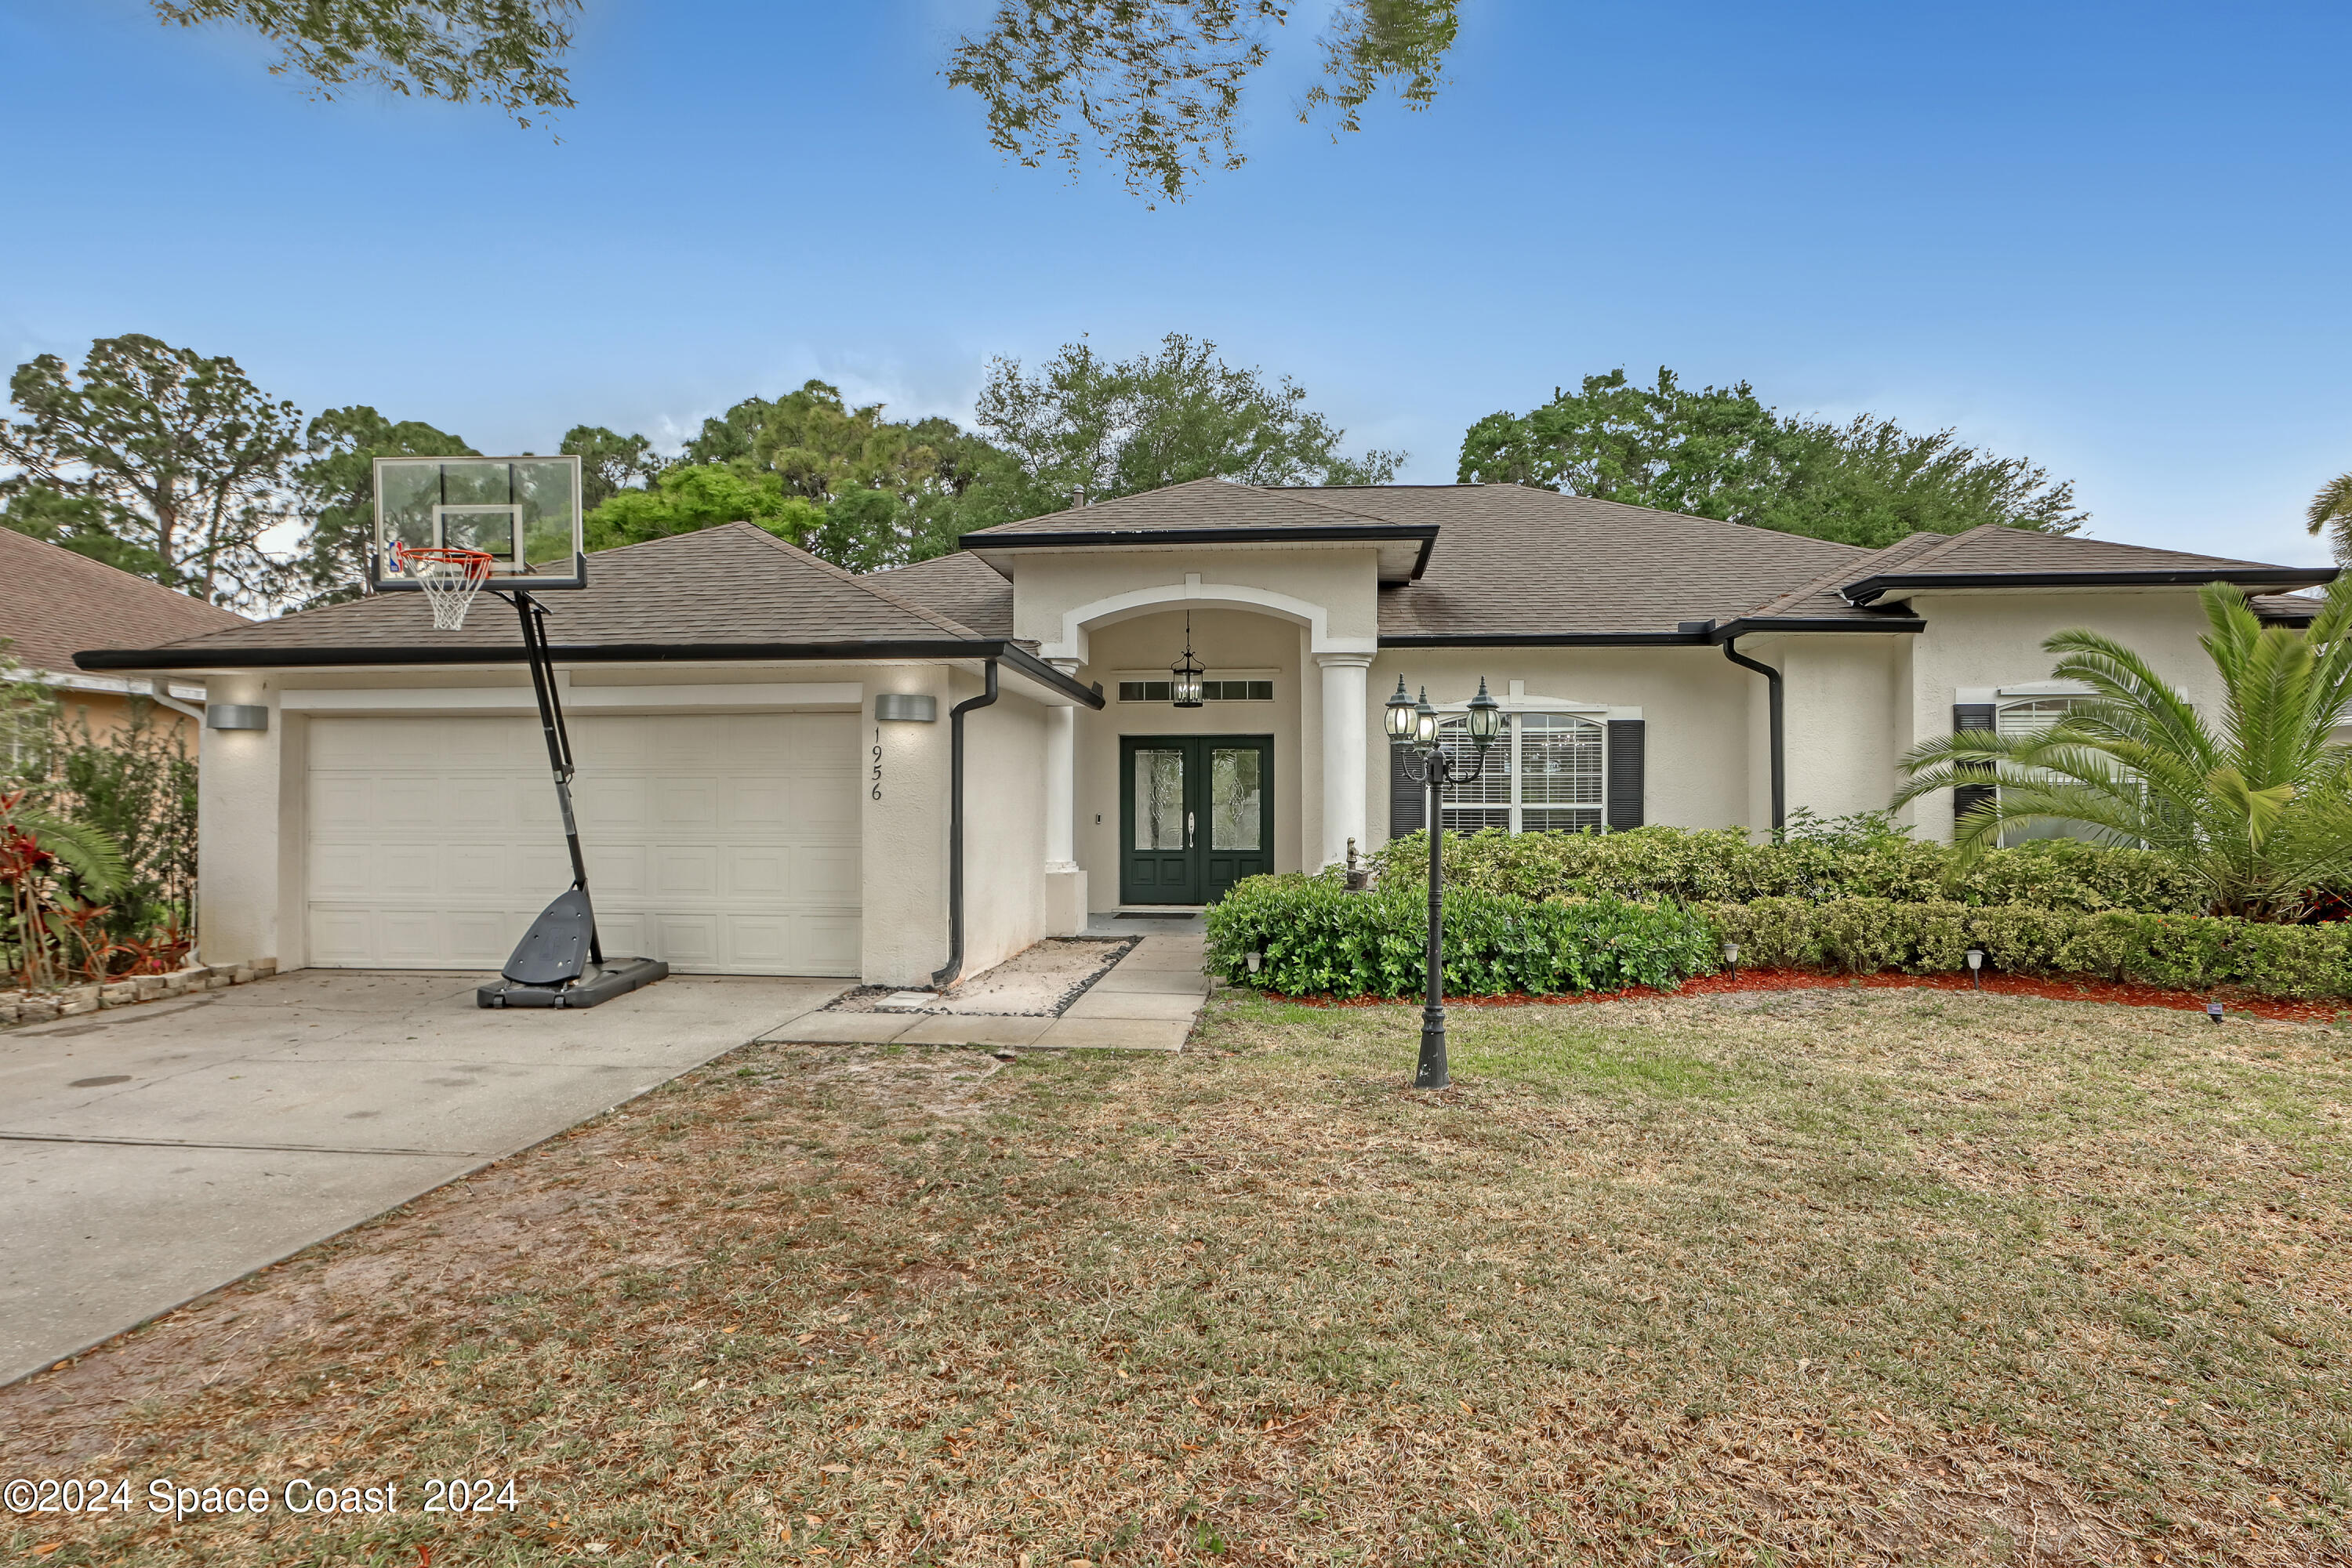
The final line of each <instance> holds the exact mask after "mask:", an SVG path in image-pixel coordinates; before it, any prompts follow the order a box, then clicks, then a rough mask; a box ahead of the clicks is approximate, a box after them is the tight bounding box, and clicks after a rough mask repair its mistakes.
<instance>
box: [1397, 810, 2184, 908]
mask: <svg viewBox="0 0 2352 1568" xmlns="http://www.w3.org/2000/svg"><path fill="white" fill-rule="evenodd" d="M1373 859H1374V862H1375V863H1376V865H1377V866H1378V867H1379V868H1380V872H1381V881H1382V882H1383V883H1384V884H1385V885H1388V886H1398V885H1410V886H1412V887H1426V885H1427V876H1428V869H1427V868H1428V865H1429V837H1428V835H1427V834H1425V833H1414V834H1410V835H1408V836H1406V837H1402V838H1398V839H1394V840H1392V841H1391V842H1390V843H1389V844H1388V845H1387V846H1385V847H1382V848H1381V850H1379V851H1378V852H1377V853H1376V854H1375V855H1374V857H1373ZM1445 877H1446V883H1447V886H1448V887H1449V889H1451V888H1461V889H1470V890H1475V891H1478V892H1485V893H1499V894H1506V895H1509V896H1512V897H1517V898H1522V899H1538V900H1540V899H1562V898H1603V897H1607V898H1618V899H1631V900H1639V901H1643V902H1647V901H1650V900H1660V899H1664V900H1674V901H1675V902H1678V903H1697V902H1708V903H1748V902H1749V901H1751V900H1757V899H1788V898H1795V899H1805V900H1813V901H1819V900H1826V899H1889V900H1897V901H1900V902H1904V903H1933V902H1947V901H1948V902H1956V903H1962V904H1984V905H1990V904H2021V905H2030V906H2032V907H2034V908H2037V909H2045V910H2079V911H2083V912H2091V911H2095V910H2144V911H2147V912H2149V913H2155V914H2184V915H2193V914H2198V913H2200V912H2201V911H2202V909H2203V900H2202V898H2201V896H2200V893H2199V891H2198V889H2197V887H2196V885H2195V884H2194V883H2193V882H2192V881H2191V880H2190V879H2189V878H2187V877H2185V876H2183V875H2182V874H2181V873H2180V872H2179V871H2177V870H2175V869H2174V868H2172V867H2171V866H2169V865H2168V864H2167V863H2166V862H2165V861H2164V860H2163V859H2162V858H2159V857H2158V856H2155V855H2152V854H2149V853H2148V852H2147V850H2144V849H2108V848H2104V847H2100V846H2097V845H2094V844H2085V843H2083V842H2081V841H2079V840H2075V839H2063V838H2053V839H2039V840H2036V841H2034V842H2032V843H2030V844H2024V845H2021V846H2019V847H2016V848H2014V849H1995V850H1990V851H1988V852H1987V853H1986V854H1985V855H1983V856H1982V857H1981V858H1979V859H1978V861H1977V862H1976V863H1975V864H1974V865H1972V866H1971V867H1969V868H1968V870H1966V871H1965V872H1961V873H1959V874H1958V875H1957V876H1955V875H1954V872H1953V854H1952V849H1951V847H1950V846H1948V845H1944V844H1922V843H1915V842H1913V841H1912V840H1910V839H1908V838H1904V837H1899V836H1896V835H1893V834H1883V835H1877V836H1874V837H1866V838H1857V837H1846V838H1795V839H1791V840H1790V841H1789V842H1787V843H1784V844H1757V843H1751V842H1750V841H1749V840H1748V835H1747V834H1746V833H1745V832H1744V831H1743V830H1741V829H1739V828H1736V827H1734V828H1717V829H1713V830H1694V829H1691V828H1683V827H1637V828H1633V829H1632V830H1631V831H1628V832H1623V833H1600V832H1591V833H1521V834H1511V833H1506V832H1504V831H1502V830H1501V829H1499V828H1489V829H1486V831H1484V832H1481V833H1473V834H1455V833H1449V834H1447V835H1446V836H1445Z"/></svg>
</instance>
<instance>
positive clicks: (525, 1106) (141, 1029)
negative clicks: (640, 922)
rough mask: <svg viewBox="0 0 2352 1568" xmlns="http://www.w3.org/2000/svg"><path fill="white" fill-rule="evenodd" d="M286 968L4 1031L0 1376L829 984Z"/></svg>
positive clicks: (133, 1319) (618, 1097) (505, 1149)
mask: <svg viewBox="0 0 2352 1568" xmlns="http://www.w3.org/2000/svg"><path fill="white" fill-rule="evenodd" d="M484 978H486V977H485V976H482V975H475V974H448V973H434V974H426V973H382V972H356V971H350V970H320V969H313V970H302V971H299V972H297V973H292V974H287V975H281V976H279V977H278V978H277V979H274V980H265V981H260V982H257V983H256V984H251V985H240V986H236V987H234V988H232V989H229V990H226V991H215V992H209V993H206V994H204V995H202V996H192V997H189V998H186V999H185V1000H175V1001H170V1002H155V1003H148V1004H145V1005H140V1006H135V1007H125V1008H122V1009H120V1010H115V1011H108V1012H103V1013H98V1014H92V1015H86V1016H82V1017H79V1018H73V1019H68V1020H62V1021H60V1022H58V1023H55V1024H39V1025H31V1026H25V1027H21V1028H16V1029H12V1030H8V1031H5V1032H0V1237H5V1246H0V1384H5V1383H9V1382H13V1381H15V1380H16V1379H17V1378H20V1377H23V1376H26V1375H27V1374H28V1373H34V1372H37V1371H39V1370H40V1369H41V1368H43V1367H46V1366H47V1365H49V1364H50V1363H53V1362H56V1361H58V1360H60V1359H62V1358H64V1357H66V1356H68V1355H72V1354H74V1353H76V1352H79V1351H82V1350H85V1349H87V1348H88V1347H89V1346H90V1345H92V1344H95V1343H97V1342H100V1341H101V1340H104V1339H107V1338H109V1337H110V1336H111V1335H114V1334H117V1333H120V1332H121V1331H123V1330H125V1329H128V1328H131V1327H132V1326H133V1325H135V1324H137V1323H140V1322H142V1321H145V1320H146V1319H148V1318H151V1317H153V1316H154V1315H155V1314H156V1313H158V1312H161V1311H163V1310H167V1309H169V1308H172V1307H175V1306H178V1305H179V1304H180V1303H182V1302H184V1301H186V1300H190V1299H191V1298H193V1297H195V1296H199V1295H202V1294H203V1293H204V1292H205V1291H206V1290H209V1289H213V1288H214V1287H215V1286H218V1285H222V1284H226V1283H227V1282H228V1281H229V1280H232V1279H236V1278H237V1277H238V1276H240V1275H243V1274H246V1273H247V1272H249V1271H251V1270H252V1269H255V1268H260V1267H262V1266H263V1265H265V1264H268V1263H270V1262H274V1261H275V1260H277V1259H278V1258H284V1257H286V1256H287V1255H289V1254H290V1253H293V1252H297V1251H299V1250H300V1249H301V1248H302V1247H307V1246H309V1245H310V1243H312V1242H314V1241H318V1240H320V1239H321V1238H323V1237H329V1236H332V1235H334V1234H335V1233H336V1232H337V1231H340V1230H343V1229H345V1228H347V1227H349V1226H353V1225H356V1224H358V1223H359V1222H360V1221H362V1220H364V1219H368V1218H370V1217H372V1216H373V1215H379V1214H382V1213H383V1211H385V1210H386V1209H389V1208H394V1207H396V1206H398V1205H401V1204H403V1203H405V1202H407V1201H408V1200H409V1199H410V1198H413V1197H415V1196H416V1195H417V1194H420V1193H424V1192H427V1191H429V1190H431V1189H432V1188H434V1187H436V1186H439V1185H440V1184H443V1183H444V1182H446V1181H449V1180H450V1179H452V1178H453V1177H456V1176H459V1175H462V1174H464V1173H466V1172H467V1171H470V1170H473V1169H475V1168H476V1167H478V1166H480V1165H483V1164H487V1163H489V1162H490V1161H492V1160H496V1159H499V1158H500V1157H501V1156H503V1155H507V1154H511V1153H513V1152H515V1151H517V1150H519V1149H522V1148H526V1147H528V1146H529V1145H530V1144H532V1143H535V1142H539V1141H540V1140H541V1139H543V1138H547V1137H549V1136H551V1135H552V1134H554V1133H557V1132H560V1131H563V1130H564V1129H565V1128H567V1127H570V1126H572V1125H574V1124H575V1123H577V1122H580V1121H584V1120H586V1119H587V1118H589V1117H591V1116H594V1115H596V1114H597V1113H598V1112H600V1111H604V1110H609V1109H611V1108H612V1107H613V1106H614V1105H617V1104H619V1103H621V1102H622V1101H623V1100H628V1099H631V1098H632V1097H634V1096H636V1095H639V1094H643V1093H644V1092H646V1090H647V1089H653V1088H655V1087H656V1086H657V1085H659V1084H661V1083H663V1082H666V1081H667V1080H668V1079H672V1078H675V1077H677V1075H678V1074H679V1073H682V1072H684V1071H686V1070H687V1069H688V1068H693V1067H696V1066H698V1065H699V1064H701V1063H703V1062H706V1061H709V1059H710V1058H713V1057H716V1056H719V1055H722V1054H723V1053H725V1052H727V1051H730V1050H732V1049H734V1048H735V1047H737V1046H740V1045H742V1044H744V1043H745V1042H747V1041H750V1040H751V1039H753V1038H756V1037H759V1036H761V1035H763V1034H768V1033H772V1031H774V1030H775V1029H777V1028H779V1027H780V1026H783V1025H785V1024H787V1023H789V1022H791V1021H792V1020H793V1018H796V1017H798V1016H801V1015H802V1014H803V1013H806V1012H809V1011H811V1010H812V1009H814V1008H817V1007H821V1006H823V1005H824V1004H825V1003H827V1002H829V1001H831V1000H832V999H833V998H834V997H835V996H836V995H838V994H840V993H841V992H842V990H843V989H844V988H845V986H846V985H847V984H848V982H846V981H818V980H752V979H735V978H718V977H709V976H686V975H680V976H673V977H671V978H670V979H667V980H665V981H662V982H661V983H660V984H656V985H652V986H649V987H647V988H646V989H645V990H643V991H639V992H635V993H633V994H630V995H627V996H625V997H621V998H619V999H618V1000H615V1001H613V1002H608V1003H606V1004H605V1005H604V1006H602V1007H597V1008H593V1009H592V1010H590V1011H587V1012H581V1013H573V1012H554V1011H545V1012H541V1011H530V1012H526V1011H522V1010H520V1009H516V1010H512V1011H492V1012H484V1011H481V1010H480V1009H478V1008H477V1007H476V1006H475V1005H474V987H475V985H476V984H479V983H480V982H481V981H482V980H483V979H484Z"/></svg>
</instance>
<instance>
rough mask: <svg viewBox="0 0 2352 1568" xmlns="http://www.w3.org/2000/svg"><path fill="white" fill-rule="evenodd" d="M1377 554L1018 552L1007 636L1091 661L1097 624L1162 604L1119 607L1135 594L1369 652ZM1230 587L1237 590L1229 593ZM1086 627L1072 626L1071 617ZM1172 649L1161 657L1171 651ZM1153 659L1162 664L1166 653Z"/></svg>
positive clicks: (1320, 549)
mask: <svg viewBox="0 0 2352 1568" xmlns="http://www.w3.org/2000/svg"><path fill="white" fill-rule="evenodd" d="M1377 566H1378V558H1377V556H1376V554H1375V552H1373V551H1372V550H1371V549H1370V548H1369V547H1364V548H1358V547H1354V546H1338V545H1329V544H1319V545H1312V546H1302V547H1299V548H1297V549H1280V548H1270V549H1264V550H1198V549H1183V550H1162V549H1135V550H1129V549H1118V548H1107V549H1090V550H1083V551H1071V552H1066V553H1063V552H1051V551H1023V552H1021V553H1020V558H1019V560H1018V562H1017V563H1015V564H1014V576H1013V635H1014V636H1016V637H1024V638H1028V639H1033V640H1034V641H1036V642H1037V643H1039V644H1040V645H1042V651H1043V652H1044V653H1045V655H1046V656H1047V657H1048V658H1055V657H1064V656H1066V657H1068V658H1082V659H1085V660H1086V661H1087V663H1089V664H1099V663H1101V662H1103V661H1104V659H1105V658H1106V657H1107V656H1105V655H1102V654H1100V653H1097V652H1096V651H1095V650H1094V649H1093V648H1091V647H1089V646H1087V645H1088V644H1090V643H1091V641H1092V640H1093V638H1094V637H1096V636H1097V635H1099V633H1100V631H1101V630H1102V629H1103V628H1104V627H1106V626H1110V625H1115V624H1123V623H1124V622H1125V621H1127V620H1129V619H1132V618H1135V617H1137V616H1150V615H1155V614H1158V613H1160V609H1161V605H1160V604H1159V603H1152V602H1146V603H1142V604H1138V605H1118V604H1116V603H1114V602H1115V601H1118V600H1120V599H1123V598H1127V597H1129V596H1141V597H1142V598H1143V599H1144V600H1145V601H1151V600H1154V599H1164V600H1166V601H1167V602H1170V603H1174V602H1178V601H1180V600H1181V599H1184V598H1187V597H1189V598H1192V599H1193V600H1194V601H1196V602H1197V604H1198V605H1200V606H1201V607H1202V608H1206V607H1210V606H1213V605H1223V607H1227V608H1232V609H1236V610H1244V611H1255V612H1256V613H1259V614H1264V615H1272V616H1281V617H1286V618H1288V619H1290V620H1291V621H1292V624H1294V625H1307V626H1310V627H1311V628H1312V630H1313V632H1314V635H1315V636H1316V637H1318V639H1320V640H1319V643H1318V646H1328V647H1360V648H1362V649H1364V650H1365V651H1367V652H1369V651H1370V648H1371V647H1372V642H1373V639H1374V638H1376V637H1378V636H1379V635H1380V609H1379V604H1378V600H1377V597H1376V595H1377V593H1378V582H1377ZM1230 590H1238V592H1230ZM1078 616H1083V617H1086V618H1087V620H1088V621H1089V622H1090V624H1089V625H1074V624H1073V617H1078ZM1173 657H1174V655H1173V654H1172V653H1171V655H1170V656H1169V658H1173ZM1158 662H1159V664H1160V666H1161V667H1162V668H1165V667H1166V666H1167V663H1168V659H1167V658H1161V659H1160V660H1159V661H1158Z"/></svg>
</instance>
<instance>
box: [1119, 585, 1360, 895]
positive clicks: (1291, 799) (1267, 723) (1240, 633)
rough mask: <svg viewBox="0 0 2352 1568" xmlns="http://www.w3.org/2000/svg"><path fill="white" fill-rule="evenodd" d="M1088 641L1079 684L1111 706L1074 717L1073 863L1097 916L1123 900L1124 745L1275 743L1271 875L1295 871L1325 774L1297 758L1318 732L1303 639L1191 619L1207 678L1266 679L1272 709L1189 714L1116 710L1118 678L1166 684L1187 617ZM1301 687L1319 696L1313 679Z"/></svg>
mask: <svg viewBox="0 0 2352 1568" xmlns="http://www.w3.org/2000/svg"><path fill="white" fill-rule="evenodd" d="M1088 640H1089V643H1090V646H1091V651H1092V653H1093V658H1092V659H1091V660H1090V661H1089V662H1087V664H1085V665H1082V666H1080V667H1079V668H1078V672H1077V679H1079V680H1080V681H1081V682H1087V683H1091V682H1094V681H1100V682H1101V683H1102V688H1103V696H1104V697H1105V698H1106V699H1107V700H1106V701H1105V703H1104V705H1103V709H1102V710H1101V711H1100V712H1098V713H1097V712H1087V711H1085V710H1080V712H1079V714H1078V734H1077V773H1078V787H1077V818H1078V820H1077V854H1078V864H1079V865H1080V866H1082V867H1084V868H1086V871H1087V890H1088V893H1089V895H1090V896H1091V898H1092V900H1093V902H1094V903H1095V905H1096V907H1097V908H1098V909H1109V908H1111V907H1112V906H1113V905H1115V904H1116V903H1117V902H1118V897H1119V887H1118V871H1119V844H1118V790H1119V777H1118V750H1119V748H1118V742H1119V737H1121V736H1122V735H1272V736H1273V737H1274V790H1273V795H1272V799H1273V805H1274V863H1275V868H1276V870H1281V871H1296V870H1297V869H1299V866H1300V856H1301V854H1302V853H1303V851H1302V845H1304V844H1307V843H1309V842H1315V840H1314V839H1311V838H1308V837H1305V836H1304V835H1305V834H1306V833H1307V830H1308V829H1309V827H1310V824H1309V821H1308V818H1309V816H1311V817H1312V823H1311V826H1312V828H1313V830H1314V831H1315V832H1317V833H1319V832H1320V827H1321V823H1322V809H1321V802H1320V791H1321V785H1322V773H1321V769H1320V767H1319V766H1318V767H1316V768H1315V769H1314V770H1313V773H1312V776H1311V778H1310V775H1309V773H1308V771H1307V768H1306V767H1305V766H1303V765H1302V759H1301V753H1302V752H1305V753H1307V754H1308V756H1309V757H1310V758H1311V757H1312V756H1313V754H1314V753H1315V752H1316V751H1317V744H1316V742H1317V741H1318V739H1319V737H1320V734H1321V731H1320V729H1319V728H1317V727H1315V726H1312V725H1310V724H1308V723H1307V722H1306V721H1305V718H1304V715H1303V714H1302V711H1301V703H1300V684H1301V683H1300V679H1299V662H1300V658H1301V652H1302V646H1301V645H1302V641H1303V637H1302V634H1301V631H1300V628H1299V627H1298V626H1297V624H1296V623H1295V622H1292V621H1289V620H1286V619H1279V618H1276V617H1275V616H1265V615H1253V614H1245V613H1243V612H1240V611H1234V610H1196V611H1194V612H1192V649H1193V652H1194V654H1195V655H1196V656H1197V657H1198V658H1200V660H1201V662H1202V664H1203V665H1204V666H1206V667H1207V668H1208V671H1209V674H1210V676H1211V677H1212V678H1215V677H1219V676H1222V675H1223V673H1224V672H1225V671H1228V670H1234V671H1239V670H1249V671H1253V672H1255V671H1265V672H1269V673H1270V674H1271V675H1272V678H1273V680H1274V700H1273V701H1272V702H1212V703H1209V704H1208V705H1206V706H1205V707H1202V708H1194V709H1178V708H1173V707H1171V706H1170V705H1169V704H1167V703H1165V702H1121V701H1120V700H1118V681H1119V678H1120V676H1121V674H1122V673H1126V672H1133V673H1134V674H1136V675H1140V676H1142V677H1144V678H1146V679H1149V678H1150V677H1151V676H1153V675H1155V674H1156V675H1157V676H1158V677H1159V678H1160V679H1166V677H1167V673H1168V667H1169V665H1171V663H1173V662H1174V661H1175V659H1176V657H1177V656H1178V655H1179V654H1180V653H1181V652H1182V651H1183V647H1184V614H1183V612H1181V611H1177V612H1173V613H1162V614H1159V615H1153V616H1141V617H1139V618H1137V619H1134V620H1128V621H1121V622H1119V623H1118V624H1117V625H1115V626H1104V627H1100V628H1098V629H1097V630H1096V631H1095V632H1094V633H1093V635H1092V637H1090V638H1089V639H1088ZM1306 684H1307V686H1308V687H1310V688H1314V689H1315V690H1316V691H1317V692H1318V693H1319V689H1320V688H1319V686H1318V683H1317V681H1316V680H1315V679H1309V680H1307V682H1306ZM1302 736H1303V737H1304V740H1305V744H1304V745H1302V743H1301V742H1302ZM1310 803H1311V804H1310ZM1097 817H1099V818H1100V820H1099V821H1097Z"/></svg>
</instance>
